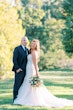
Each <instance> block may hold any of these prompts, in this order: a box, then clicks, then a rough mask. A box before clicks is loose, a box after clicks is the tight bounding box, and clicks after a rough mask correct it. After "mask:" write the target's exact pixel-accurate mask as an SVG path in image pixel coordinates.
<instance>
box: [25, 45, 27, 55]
mask: <svg viewBox="0 0 73 110" xmlns="http://www.w3.org/2000/svg"><path fill="white" fill-rule="evenodd" d="M25 52H26V55H28V51H27V48H26V47H25Z"/></svg>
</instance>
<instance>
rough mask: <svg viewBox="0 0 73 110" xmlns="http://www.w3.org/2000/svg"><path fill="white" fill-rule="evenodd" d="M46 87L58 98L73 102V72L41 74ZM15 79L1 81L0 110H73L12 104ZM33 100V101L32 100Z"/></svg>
mask: <svg viewBox="0 0 73 110" xmlns="http://www.w3.org/2000/svg"><path fill="white" fill-rule="evenodd" d="M40 74H41V77H42V79H43V80H44V84H45V86H46V87H47V88H48V89H49V90H50V91H51V92H52V94H54V95H55V96H57V97H63V98H67V99H72V100H73V72H70V71H47V72H40ZM12 89H13V78H12V79H7V80H1V81H0V110H73V107H64V108H60V109H59V108H46V107H28V106H20V105H13V104H12ZM31 100H32V99H31Z"/></svg>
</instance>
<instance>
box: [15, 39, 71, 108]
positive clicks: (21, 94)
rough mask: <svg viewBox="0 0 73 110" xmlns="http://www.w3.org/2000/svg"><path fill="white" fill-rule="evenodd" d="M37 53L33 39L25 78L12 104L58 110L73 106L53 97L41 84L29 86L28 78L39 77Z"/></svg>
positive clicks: (37, 43) (66, 101)
mask: <svg viewBox="0 0 73 110" xmlns="http://www.w3.org/2000/svg"><path fill="white" fill-rule="evenodd" d="M39 51H40V48H39V41H38V40H37V39H34V40H33V41H32V42H31V44H30V54H29V55H28V62H27V66H26V76H25V78H24V81H23V84H22V85H21V87H20V89H19V91H18V95H17V98H16V99H15V100H14V104H20V105H26V106H44V107H59V108H60V107H64V106H73V101H72V100H68V99H64V98H58V97H56V96H54V95H53V94H52V93H50V91H49V90H48V89H47V88H46V87H45V85H43V84H42V85H40V86H39V87H33V86H31V84H30V82H29V81H30V78H31V77H33V76H39V72H38V61H39V56H40V55H39Z"/></svg>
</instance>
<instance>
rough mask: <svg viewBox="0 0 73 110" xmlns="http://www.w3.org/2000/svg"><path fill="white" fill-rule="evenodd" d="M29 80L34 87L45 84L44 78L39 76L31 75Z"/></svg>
mask: <svg viewBox="0 0 73 110" xmlns="http://www.w3.org/2000/svg"><path fill="white" fill-rule="evenodd" d="M29 82H30V84H31V86H33V87H39V86H40V85H42V84H43V80H41V79H40V78H39V77H38V76H33V77H31V78H30V81H29Z"/></svg>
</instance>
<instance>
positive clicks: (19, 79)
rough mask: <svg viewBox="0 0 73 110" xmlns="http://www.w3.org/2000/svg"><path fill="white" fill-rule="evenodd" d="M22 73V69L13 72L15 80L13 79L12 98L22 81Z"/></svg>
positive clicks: (14, 96)
mask: <svg viewBox="0 0 73 110" xmlns="http://www.w3.org/2000/svg"><path fill="white" fill-rule="evenodd" d="M24 73H25V72H24V71H21V72H19V73H15V81H14V88H13V100H14V99H15V98H16V97H17V94H18V90H19V88H20V86H21V85H22V83H23V80H24V77H25V74H24Z"/></svg>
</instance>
